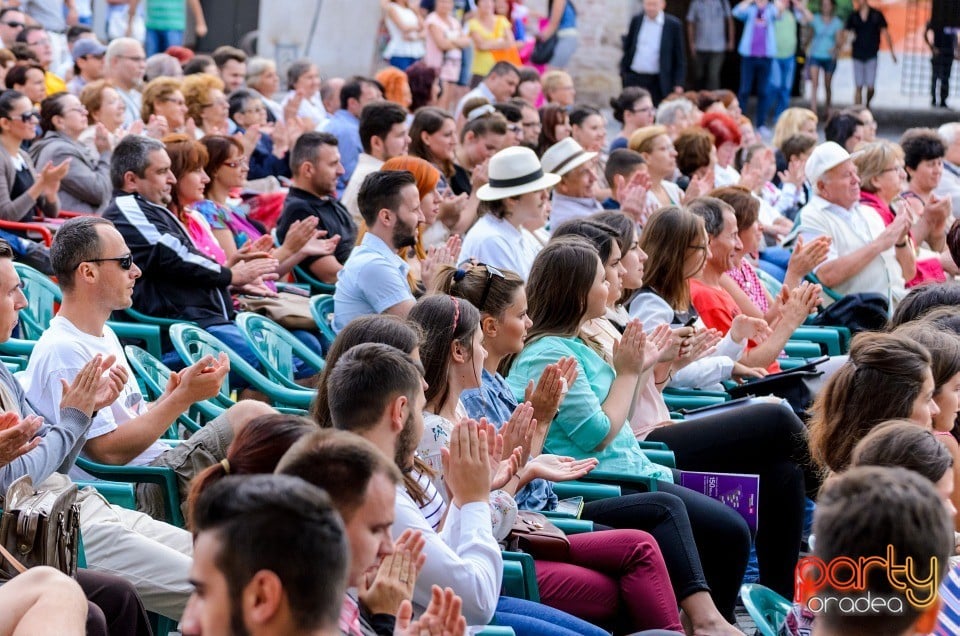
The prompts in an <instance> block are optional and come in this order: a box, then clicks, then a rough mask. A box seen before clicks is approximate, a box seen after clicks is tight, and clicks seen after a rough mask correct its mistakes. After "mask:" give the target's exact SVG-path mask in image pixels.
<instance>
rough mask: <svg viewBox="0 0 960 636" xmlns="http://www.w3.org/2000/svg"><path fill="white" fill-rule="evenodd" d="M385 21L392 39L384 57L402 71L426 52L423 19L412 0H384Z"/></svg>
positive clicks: (384, 52)
mask: <svg viewBox="0 0 960 636" xmlns="http://www.w3.org/2000/svg"><path fill="white" fill-rule="evenodd" d="M380 6H381V8H382V9H383V22H384V24H385V25H386V26H387V31H388V32H389V33H390V41H389V42H388V43H387V48H385V49H384V50H383V58H384V59H385V60H387V61H388V62H389V63H390V66H395V67H396V68H398V69H400V70H401V71H405V70H407V67H408V66H410V65H411V64H413V63H414V62H416V61H417V60H419V59H420V58H422V57H423V56H424V54H425V53H426V48H425V45H424V36H425V32H424V29H423V19H422V18H421V17H420V13H419V12H418V11H417V7H416V4H415V3H414V2H412V1H411V0H383V1H382V2H381V3H380Z"/></svg>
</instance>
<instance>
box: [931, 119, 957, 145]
mask: <svg viewBox="0 0 960 636" xmlns="http://www.w3.org/2000/svg"><path fill="white" fill-rule="evenodd" d="M937 134H938V135H940V139H942V140H943V143H944V144H945V145H946V146H947V147H950V146H952V145H953V144H954V142H956V141H957V137H958V136H960V123H958V122H955V121H953V122H950V123H949V124H944V125H943V126H940V127H939V128H937Z"/></svg>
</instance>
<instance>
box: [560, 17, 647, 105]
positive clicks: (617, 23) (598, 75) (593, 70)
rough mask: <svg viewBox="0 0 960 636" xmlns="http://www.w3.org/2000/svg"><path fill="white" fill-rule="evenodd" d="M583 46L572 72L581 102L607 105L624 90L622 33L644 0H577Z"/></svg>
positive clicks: (578, 23) (575, 58)
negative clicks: (622, 88) (622, 80)
mask: <svg viewBox="0 0 960 636" xmlns="http://www.w3.org/2000/svg"><path fill="white" fill-rule="evenodd" d="M575 4H576V7H577V30H578V31H579V33H580V46H579V48H578V49H577V52H576V54H575V55H574V57H573V62H572V64H571V66H570V69H569V70H570V73H571V74H572V75H573V78H574V82H575V83H576V86H577V101H578V102H581V103H584V104H593V105H595V106H606V105H607V102H608V100H609V99H610V97H611V96H613V95H616V94H618V93H619V92H620V88H621V87H620V74H619V66H620V58H621V57H622V56H623V49H622V47H621V39H620V38H621V36H623V34H625V33H626V32H627V27H628V26H629V25H630V18H632V17H633V16H634V15H635V14H636V13H637V12H639V11H640V7H641V2H640V0H575Z"/></svg>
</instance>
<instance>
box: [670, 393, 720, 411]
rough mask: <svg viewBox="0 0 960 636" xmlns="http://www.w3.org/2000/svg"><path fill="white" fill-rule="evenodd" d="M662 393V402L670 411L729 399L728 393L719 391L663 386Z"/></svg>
mask: <svg viewBox="0 0 960 636" xmlns="http://www.w3.org/2000/svg"><path fill="white" fill-rule="evenodd" d="M662 395H663V401H664V403H665V404H666V405H667V408H668V409H670V410H671V411H679V410H681V409H687V410H693V409H699V408H702V407H704V406H713V405H714V404H721V403H723V402H726V401H728V400H729V399H730V396H729V395H727V394H726V393H723V392H720V391H700V390H696V389H674V388H671V387H667V388H665V389H664V390H663V393H662Z"/></svg>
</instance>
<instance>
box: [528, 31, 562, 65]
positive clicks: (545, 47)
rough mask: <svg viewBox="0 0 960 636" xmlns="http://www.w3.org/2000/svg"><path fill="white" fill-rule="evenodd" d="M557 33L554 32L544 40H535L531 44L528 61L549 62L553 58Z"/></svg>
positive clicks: (535, 62) (536, 62)
mask: <svg viewBox="0 0 960 636" xmlns="http://www.w3.org/2000/svg"><path fill="white" fill-rule="evenodd" d="M558 39H559V38H557V34H556V33H554V34H553V35H551V36H550V37H548V38H547V39H546V40H537V42H536V44H534V45H533V52H532V53H530V61H531V62H533V63H534V64H549V63H550V60H552V59H553V53H554V51H556V50H557V40H558Z"/></svg>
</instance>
